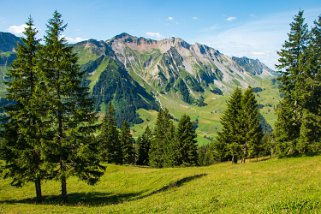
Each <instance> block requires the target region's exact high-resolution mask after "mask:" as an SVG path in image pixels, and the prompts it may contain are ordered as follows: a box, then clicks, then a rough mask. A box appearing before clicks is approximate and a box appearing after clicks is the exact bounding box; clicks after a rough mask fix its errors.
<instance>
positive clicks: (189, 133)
mask: <svg viewBox="0 0 321 214" xmlns="http://www.w3.org/2000/svg"><path fill="white" fill-rule="evenodd" d="M196 137H197V134H196V132H195V129H194V127H193V124H192V122H191V118H190V117H189V116H187V115H186V114H184V115H183V116H182V117H181V119H180V121H179V123H178V126H177V132H176V138H177V142H178V148H177V149H178V154H177V157H176V158H177V163H176V164H177V165H178V166H181V165H183V166H196V165H197V163H198V153H197V141H196Z"/></svg>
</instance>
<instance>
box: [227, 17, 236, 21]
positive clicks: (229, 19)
mask: <svg viewBox="0 0 321 214" xmlns="http://www.w3.org/2000/svg"><path fill="white" fill-rule="evenodd" d="M234 20H236V17H235V16H230V17H227V18H226V21H228V22H231V21H234Z"/></svg>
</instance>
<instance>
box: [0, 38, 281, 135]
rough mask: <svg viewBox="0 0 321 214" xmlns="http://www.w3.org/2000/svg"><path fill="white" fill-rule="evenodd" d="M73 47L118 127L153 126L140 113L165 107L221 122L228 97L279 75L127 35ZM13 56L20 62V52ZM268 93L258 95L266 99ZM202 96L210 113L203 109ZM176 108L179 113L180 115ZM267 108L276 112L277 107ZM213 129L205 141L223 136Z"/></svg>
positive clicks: (204, 51)
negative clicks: (112, 110)
mask: <svg viewBox="0 0 321 214" xmlns="http://www.w3.org/2000/svg"><path fill="white" fill-rule="evenodd" d="M11 42H12V41H11ZM15 44H16V43H15ZM71 45H72V46H73V48H74V52H75V53H77V54H78V57H79V60H78V63H79V65H80V69H82V71H85V74H86V77H85V78H86V82H87V84H88V86H89V88H90V92H91V94H92V95H93V97H94V100H95V107H96V110H97V111H101V112H104V111H105V109H106V106H107V105H108V104H110V103H112V104H113V105H114V106H115V107H116V115H117V119H118V120H117V122H118V124H121V122H122V120H123V119H127V120H129V121H130V122H132V123H141V122H143V121H145V122H146V120H147V121H149V120H152V118H149V119H148V117H147V118H146V117H145V116H148V115H149V114H150V113H147V112H146V113H147V115H146V113H145V116H143V117H141V111H139V113H137V112H138V110H139V109H146V110H147V111H150V110H157V109H158V108H159V107H167V108H170V110H171V111H173V112H174V116H175V117H176V118H178V117H179V115H180V114H181V113H182V111H184V110H183V109H190V110H189V111H192V112H194V113H192V115H193V114H195V117H194V119H197V118H199V117H200V114H199V113H197V112H198V111H204V112H205V113H204V115H207V116H206V117H208V118H212V117H214V118H218V117H217V116H216V115H213V113H214V114H217V113H218V114H219V113H220V112H221V109H220V108H221V107H220V106H222V105H223V104H224V103H225V101H224V100H225V97H226V96H225V95H226V94H229V93H230V91H232V90H233V89H234V88H235V87H236V86H239V87H242V88H244V87H247V86H248V85H251V86H255V87H262V83H264V84H263V86H267V87H272V88H276V86H273V85H272V81H271V79H273V78H275V73H274V71H273V70H272V69H270V68H268V67H267V66H266V65H264V64H263V63H261V62H260V61H259V60H257V59H249V58H247V57H233V56H232V57H230V56H226V55H224V54H223V53H221V52H220V51H219V50H216V49H214V48H211V47H209V46H207V45H204V44H200V43H195V44H189V43H188V42H186V41H185V40H183V39H181V38H175V37H171V38H167V39H162V40H154V39H149V38H144V37H136V36H132V35H130V34H128V33H121V34H119V35H116V36H114V37H112V38H110V39H107V40H96V39H89V40H85V41H81V42H79V43H76V44H71ZM0 47H1V44H0ZM10 54H13V55H14V56H15V53H14V50H13V51H11V52H10ZM8 67H9V64H6V65H3V66H0V69H2V76H3V77H4V73H5V71H6V69H8ZM2 82H3V81H2ZM0 84H1V82H0ZM3 87H4V86H3ZM3 87H2V88H3ZM262 90H263V92H258V93H261V94H264V93H265V92H264V89H262ZM262 90H259V91H262ZM273 90H274V89H273ZM201 96H203V97H204V98H205V107H197V105H198V100H199V99H200V97H201ZM266 96H270V95H266ZM273 99H274V98H273ZM263 102H264V101H263ZM273 102H274V101H273ZM206 104H208V106H206ZM175 106H176V107H177V108H178V107H179V109H180V110H179V112H175V108H174V107H175ZM203 106H204V105H203ZM212 106H214V107H212ZM261 106H263V107H262V108H263V110H264V111H270V109H271V108H272V106H273V105H272V104H270V103H268V106H266V105H265V104H263V105H261ZM222 107H223V106H222ZM193 109H194V110H193ZM196 109H197V110H196ZM207 111H208V113H206V112H207ZM186 113H188V111H187V112H186ZM267 114H268V115H269V114H271V113H267ZM201 117H202V116H201ZM268 117H270V116H268ZM203 119H204V120H207V119H206V118H203ZM216 120H217V119H215V121H216ZM200 121H201V123H202V120H200ZM206 123H208V122H206ZM200 125H201V128H202V124H200ZM217 125H218V123H217V122H215V123H214V126H215V127H217ZM207 129H208V128H206V129H204V130H206V131H204V135H205V134H206V133H207V134H208V133H213V130H217V129H216V128H215V129H213V128H209V131H207ZM207 134H206V135H207Z"/></svg>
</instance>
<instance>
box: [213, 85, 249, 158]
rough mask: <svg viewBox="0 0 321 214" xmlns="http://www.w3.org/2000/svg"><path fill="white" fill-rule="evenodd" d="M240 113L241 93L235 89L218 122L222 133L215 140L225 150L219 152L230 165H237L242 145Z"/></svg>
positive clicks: (241, 118)
mask: <svg viewBox="0 0 321 214" xmlns="http://www.w3.org/2000/svg"><path fill="white" fill-rule="evenodd" d="M242 111H243V108H242V91H241V89H240V88H238V87H237V88H236V89H235V90H234V92H233V93H232V95H231V97H230V98H229V100H228V101H227V109H226V110H225V111H224V113H223V116H222V117H221V120H220V121H221V124H222V126H223V127H222V131H220V132H219V133H218V137H217V138H216V141H217V144H220V145H222V144H223V145H224V146H225V149H222V148H221V151H226V155H224V156H228V157H229V158H230V159H231V160H232V163H237V160H238V158H239V157H240V155H241V147H242V146H243V145H244V129H243V127H242V126H243V121H242V120H243V112H242ZM220 147H221V146H220Z"/></svg>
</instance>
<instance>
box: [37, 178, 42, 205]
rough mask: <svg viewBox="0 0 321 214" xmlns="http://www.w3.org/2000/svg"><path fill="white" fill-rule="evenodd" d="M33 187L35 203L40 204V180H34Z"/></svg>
mask: <svg viewBox="0 0 321 214" xmlns="http://www.w3.org/2000/svg"><path fill="white" fill-rule="evenodd" d="M35 187H36V203H37V204H38V203H42V194H41V180H40V178H37V179H36V180H35Z"/></svg>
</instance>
